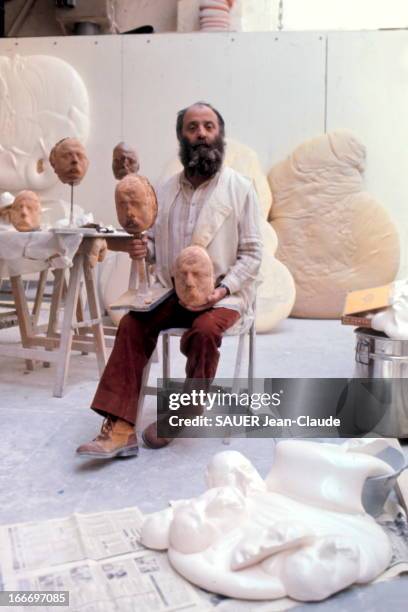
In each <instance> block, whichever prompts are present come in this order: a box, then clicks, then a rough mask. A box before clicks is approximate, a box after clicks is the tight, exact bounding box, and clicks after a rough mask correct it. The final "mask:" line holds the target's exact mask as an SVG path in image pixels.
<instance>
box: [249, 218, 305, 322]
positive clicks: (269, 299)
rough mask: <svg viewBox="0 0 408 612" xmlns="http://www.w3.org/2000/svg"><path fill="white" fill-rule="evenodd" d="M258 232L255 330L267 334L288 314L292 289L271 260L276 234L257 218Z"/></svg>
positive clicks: (283, 270)
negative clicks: (259, 250) (259, 255)
mask: <svg viewBox="0 0 408 612" xmlns="http://www.w3.org/2000/svg"><path fill="white" fill-rule="evenodd" d="M261 233H262V242H263V254H262V263H261V268H260V272H259V273H260V278H261V283H260V285H259V287H258V291H257V294H256V331H257V332H258V333H268V332H270V331H271V330H273V329H275V327H276V326H277V325H278V324H279V323H280V322H281V321H283V320H284V319H286V318H287V317H288V316H289V315H290V313H291V311H292V308H293V304H294V303H295V298H296V288H295V281H294V280H293V277H292V275H291V273H290V272H289V270H288V268H287V267H286V266H285V265H284V264H283V263H282V262H280V261H279V260H278V259H276V257H275V252H276V249H277V245H278V240H277V236H276V232H275V231H274V229H273V228H272V227H271V225H270V224H269V223H268V222H267V221H265V220H264V219H261Z"/></svg>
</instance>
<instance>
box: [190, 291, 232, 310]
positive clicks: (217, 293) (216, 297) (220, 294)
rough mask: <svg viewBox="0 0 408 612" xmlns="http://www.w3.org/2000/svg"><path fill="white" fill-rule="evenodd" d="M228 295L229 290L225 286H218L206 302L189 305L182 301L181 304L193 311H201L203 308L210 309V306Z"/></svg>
mask: <svg viewBox="0 0 408 612" xmlns="http://www.w3.org/2000/svg"><path fill="white" fill-rule="evenodd" d="M226 295H227V290H226V289H225V287H217V288H216V289H214V291H213V292H212V293H211V294H210V295H209V296H208V298H207V301H206V303H205V304H202V305H201V306H187V305H186V304H183V302H180V304H181V305H182V306H183V308H186V309H187V310H191V311H192V312H201V311H202V310H208V309H209V308H212V307H213V306H214V304H216V303H217V302H219V301H220V300H222V299H223V298H225V296H226Z"/></svg>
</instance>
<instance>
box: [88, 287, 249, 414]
mask: <svg viewBox="0 0 408 612" xmlns="http://www.w3.org/2000/svg"><path fill="white" fill-rule="evenodd" d="M238 319H239V313H238V312H237V311H235V310H231V309H230V308H211V309H209V310H205V311H202V312H192V311H190V310H186V309H185V308H183V307H182V306H181V305H180V304H179V302H178V298H177V296H176V295H171V296H170V297H169V298H167V299H166V300H165V301H164V302H163V303H162V304H159V306H157V307H156V308H155V309H154V310H152V311H150V312H130V313H129V314H127V315H125V316H124V317H123V319H122V320H121V322H120V325H119V329H118V331H117V334H116V339H115V344H114V347H113V349H112V353H111V355H110V358H109V361H108V363H107V364H106V368H105V370H104V372H103V374H102V377H101V380H100V382H99V385H98V388H97V390H96V394H95V397H94V399H93V402H92V404H91V408H92V409H93V410H95V411H96V412H98V413H99V414H101V415H103V416H113V417H117V418H120V419H123V420H125V421H128V422H129V423H131V424H132V425H134V424H135V422H136V412H137V404H138V399H139V394H140V387H141V383H142V375H143V368H144V367H145V366H146V364H147V363H148V361H149V359H150V357H151V355H152V353H153V351H154V349H155V346H156V343H157V338H158V335H159V333H160V332H161V331H163V330H165V329H169V328H170V327H187V328H188V330H187V331H186V332H185V333H184V334H183V336H182V337H181V342H180V349H181V352H182V353H183V354H184V355H186V357H187V363H186V376H187V378H188V379H190V378H205V379H208V380H210V381H211V380H212V379H213V378H214V376H215V373H216V370H217V365H218V360H219V356H220V354H219V351H218V349H219V347H220V346H221V341H222V334H223V333H224V332H225V330H227V329H228V328H229V327H231V326H232V325H233V324H234V323H235V322H236V321H237V320H238Z"/></svg>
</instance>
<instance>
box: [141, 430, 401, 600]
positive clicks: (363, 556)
mask: <svg viewBox="0 0 408 612" xmlns="http://www.w3.org/2000/svg"><path fill="white" fill-rule="evenodd" d="M392 472H393V469H392V468H391V466H390V465H388V464H387V463H385V462H384V461H382V460H381V459H379V458H378V457H375V456H371V455H369V454H365V453H363V452H355V451H354V450H353V449H351V448H350V449H348V447H347V446H346V445H338V444H319V443H317V442H310V441H300V440H282V441H280V442H279V443H278V444H277V445H276V448H275V453H274V460H273V464H272V469H271V470H270V472H269V474H268V476H267V478H266V480H265V481H264V480H263V479H262V478H261V477H260V475H259V474H258V473H257V471H256V469H255V468H254V467H253V465H252V464H251V463H250V461H249V460H248V459H246V458H245V457H244V456H243V455H241V453H239V452H237V451H225V452H223V453H218V454H217V455H215V456H214V457H213V458H212V460H211V462H210V464H209V466H208V468H207V471H206V481H207V487H208V488H207V490H206V491H205V492H204V493H203V494H202V495H199V496H197V497H194V498H192V499H184V500H180V501H176V502H174V501H173V502H172V503H171V507H170V508H167V509H165V510H163V511H161V512H156V513H154V514H152V515H150V516H149V515H148V516H147V517H146V519H145V521H144V523H143V525H142V531H141V541H142V543H143V544H144V545H145V546H147V547H148V548H153V549H157V550H166V549H167V550H168V556H169V560H170V563H171V564H172V566H173V567H174V569H175V570H176V571H177V572H178V573H179V574H181V575H182V576H184V578H186V579H187V580H189V581H190V582H192V583H193V584H195V585H197V586H199V587H201V588H204V589H206V590H207V591H211V592H215V593H219V594H222V595H226V596H227V597H234V598H239V599H248V600H263V599H265V600H267V599H279V598H282V597H285V596H289V597H291V598H292V599H295V600H298V601H321V600H323V599H325V598H326V597H330V595H332V594H333V593H336V592H338V591H341V590H343V589H345V588H347V587H349V586H351V585H352V584H354V583H358V584H364V583H367V582H370V581H372V580H374V579H375V578H377V576H379V575H380V574H381V573H382V572H383V571H384V570H385V569H386V568H387V566H388V564H389V562H390V560H391V556H392V549H391V544H390V541H389V539H388V537H387V535H386V533H385V532H384V531H383V530H382V528H381V527H380V526H379V525H378V524H377V523H376V521H375V520H374V519H373V518H372V517H371V516H369V515H368V514H367V513H366V512H365V511H364V508H363V506H362V497H361V496H362V490H363V486H364V483H365V481H366V479H367V478H368V477H371V476H374V477H375V476H388V475H390V474H391V473H392ZM305 474H312V478H305ZM248 609H250V608H248Z"/></svg>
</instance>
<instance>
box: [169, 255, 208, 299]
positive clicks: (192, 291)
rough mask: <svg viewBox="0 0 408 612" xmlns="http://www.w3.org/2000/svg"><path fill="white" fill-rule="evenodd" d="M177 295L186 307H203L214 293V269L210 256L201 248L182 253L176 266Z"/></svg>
mask: <svg viewBox="0 0 408 612" xmlns="http://www.w3.org/2000/svg"><path fill="white" fill-rule="evenodd" d="M174 281H175V286H176V293H177V295H178V297H179V299H180V301H181V302H182V303H183V304H185V305H186V306H190V307H193V308H194V307H197V306H202V305H203V304H205V303H206V302H207V301H208V297H209V295H210V294H211V293H212V292H213V291H214V283H215V279H214V268H213V264H212V261H211V259H210V256H209V255H208V253H207V251H206V250H205V249H204V248H203V247H201V246H189V247H186V248H185V249H183V250H182V251H181V253H180V254H179V256H178V257H177V259H176V262H175V266H174Z"/></svg>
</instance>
